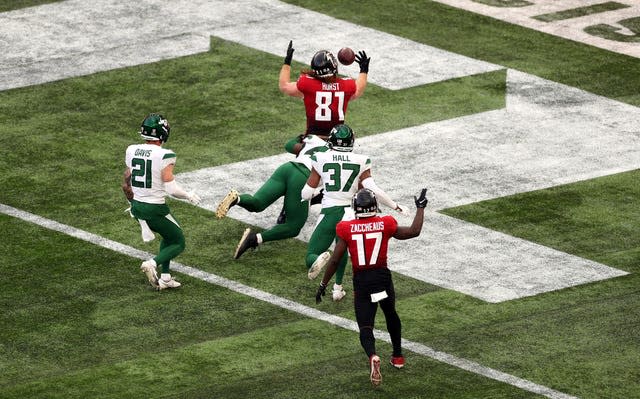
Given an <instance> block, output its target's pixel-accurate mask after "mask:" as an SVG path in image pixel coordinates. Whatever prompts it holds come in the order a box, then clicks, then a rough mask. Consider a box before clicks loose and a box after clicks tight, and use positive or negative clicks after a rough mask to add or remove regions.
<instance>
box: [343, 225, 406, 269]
mask: <svg viewBox="0 0 640 399" xmlns="http://www.w3.org/2000/svg"><path fill="white" fill-rule="evenodd" d="M397 230H398V222H397V221H396V219H395V218H394V217H393V216H389V215H387V216H373V217H369V218H362V219H353V220H347V221H344V220H343V221H341V222H339V223H338V225H337V226H336V235H337V236H338V237H340V238H341V239H343V240H344V241H345V242H346V243H347V248H349V255H351V265H352V266H353V274H354V275H355V274H356V273H358V272H361V271H363V270H370V269H382V268H385V267H387V248H388V246H389V239H390V238H391V237H393V235H394V234H395V233H396V231H397Z"/></svg>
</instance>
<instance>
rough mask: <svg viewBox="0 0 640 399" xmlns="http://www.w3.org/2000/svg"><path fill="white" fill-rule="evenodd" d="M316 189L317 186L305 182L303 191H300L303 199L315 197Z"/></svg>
mask: <svg viewBox="0 0 640 399" xmlns="http://www.w3.org/2000/svg"><path fill="white" fill-rule="evenodd" d="M315 191H316V189H315V188H313V187H311V186H310V185H308V184H306V183H305V185H304V187H302V191H300V197H301V198H302V200H303V201H308V200H310V199H311V198H313V193H314V192H315Z"/></svg>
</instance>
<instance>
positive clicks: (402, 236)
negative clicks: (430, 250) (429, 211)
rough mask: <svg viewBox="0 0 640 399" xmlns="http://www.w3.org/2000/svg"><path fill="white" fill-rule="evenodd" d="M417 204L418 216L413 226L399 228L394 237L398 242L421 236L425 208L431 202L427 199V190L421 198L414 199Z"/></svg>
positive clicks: (414, 218)
mask: <svg viewBox="0 0 640 399" xmlns="http://www.w3.org/2000/svg"><path fill="white" fill-rule="evenodd" d="M413 199H414V200H415V202H416V214H415V216H414V217H413V223H411V226H398V229H397V230H396V233H395V234H394V235H393V237H394V238H396V239H398V240H407V239H409V238H414V237H417V236H419V235H420V232H421V231H422V222H423V221H424V208H425V207H426V206H427V203H428V202H429V200H428V199H427V189H426V188H423V189H422V191H421V192H420V196H419V197H413Z"/></svg>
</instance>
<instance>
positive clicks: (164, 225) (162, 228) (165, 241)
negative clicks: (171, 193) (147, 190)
mask: <svg viewBox="0 0 640 399" xmlns="http://www.w3.org/2000/svg"><path fill="white" fill-rule="evenodd" d="M131 213H133V216H135V217H136V218H137V219H141V220H144V221H146V222H147V225H148V226H149V228H150V229H151V230H152V231H154V232H156V233H158V234H160V236H161V237H162V240H161V241H160V252H159V253H158V255H156V256H155V257H154V258H153V259H154V260H155V261H156V264H158V265H161V266H162V273H169V263H170V261H171V259H173V258H175V257H176V256H178V255H180V253H182V251H184V248H185V239H184V234H183V233H182V229H181V228H180V225H179V224H178V222H177V221H176V220H175V219H174V218H173V216H172V215H171V213H170V212H169V207H168V206H167V205H166V204H147V203H144V202H138V201H131Z"/></svg>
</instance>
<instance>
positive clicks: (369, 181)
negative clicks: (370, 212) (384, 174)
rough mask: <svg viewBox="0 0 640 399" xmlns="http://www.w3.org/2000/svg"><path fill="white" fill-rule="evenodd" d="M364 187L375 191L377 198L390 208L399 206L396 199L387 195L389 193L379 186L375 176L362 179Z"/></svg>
mask: <svg viewBox="0 0 640 399" xmlns="http://www.w3.org/2000/svg"><path fill="white" fill-rule="evenodd" d="M362 187H364V188H368V189H369V190H371V191H373V193H374V194H375V195H376V198H377V199H378V200H379V201H380V202H381V203H383V204H385V205H386V206H388V207H389V208H391V209H397V208H398V204H396V203H395V201H393V200H392V199H391V198H389V195H387V193H385V192H384V191H383V190H382V189H381V188H380V187H378V185H377V184H376V182H375V181H374V180H373V177H367V178H366V179H364V180H363V181H362Z"/></svg>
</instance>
